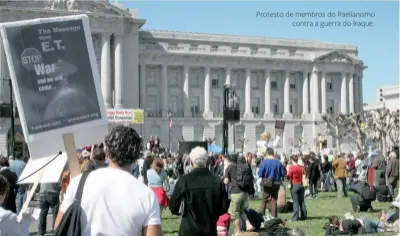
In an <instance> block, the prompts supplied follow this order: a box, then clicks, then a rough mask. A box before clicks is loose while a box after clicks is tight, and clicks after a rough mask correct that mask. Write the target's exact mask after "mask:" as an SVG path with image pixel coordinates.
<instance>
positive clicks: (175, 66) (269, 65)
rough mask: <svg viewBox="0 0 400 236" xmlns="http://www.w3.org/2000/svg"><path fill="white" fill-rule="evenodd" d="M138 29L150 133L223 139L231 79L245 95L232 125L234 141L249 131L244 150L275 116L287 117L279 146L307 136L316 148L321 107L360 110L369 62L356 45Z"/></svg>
mask: <svg viewBox="0 0 400 236" xmlns="http://www.w3.org/2000/svg"><path fill="white" fill-rule="evenodd" d="M139 36H140V40H139V42H140V56H139V60H140V73H139V74H140V92H141V94H140V104H141V108H143V109H145V110H146V111H147V117H146V125H145V128H144V133H145V134H146V135H147V136H149V135H153V136H154V135H158V136H161V138H162V140H166V138H165V137H168V133H169V132H171V137H173V138H172V139H173V140H176V138H177V137H181V136H183V138H184V139H185V140H203V139H204V138H213V137H215V138H216V143H217V144H219V145H222V118H221V116H222V109H223V85H224V84H234V85H235V86H236V89H237V93H238V94H239V97H240V99H241V104H240V108H241V113H242V117H241V121H240V122H239V123H237V124H236V125H235V126H236V127H235V129H233V128H232V125H231V126H230V130H229V145H230V148H232V147H233V146H234V144H235V147H236V148H238V147H239V148H240V145H241V143H240V142H239V139H242V138H245V139H246V140H247V141H246V142H245V144H244V150H245V151H254V150H255V149H256V141H257V140H258V139H259V137H260V134H261V133H262V132H264V131H265V130H268V131H270V132H271V133H272V135H274V133H275V121H276V120H285V121H286V126H285V130H284V133H283V135H282V139H281V143H280V144H279V148H278V149H280V150H281V151H282V150H286V151H287V150H289V149H292V148H293V149H297V148H295V147H296V146H297V145H296V140H298V138H299V137H302V138H303V139H304V141H305V144H304V145H302V146H301V147H300V149H302V150H313V149H314V148H315V146H316V145H315V143H316V139H317V137H318V134H319V133H320V130H319V127H318V126H317V125H315V121H320V114H321V113H326V112H329V113H339V112H341V113H345V114H346V113H351V112H353V113H354V112H359V111H360V110H362V78H363V70H364V69H365V68H366V67H365V66H364V65H363V62H362V61H360V60H359V59H358V57H357V47H355V46H352V45H341V44H330V43H323V42H315V41H305V40H284V39H270V38H257V37H244V36H227V35H215V34H199V33H189V32H169V31H152V30H150V31H140V33H139ZM168 110H170V111H171V112H172V114H173V115H172V118H171V119H172V121H173V125H172V127H171V128H170V127H169V125H168V124H169V118H168V116H167V113H168ZM234 130H235V134H233V132H234ZM233 137H236V140H233ZM327 140H328V147H330V148H336V147H335V146H334V145H335V142H332V139H331V138H330V137H327ZM345 149H346V147H342V150H345Z"/></svg>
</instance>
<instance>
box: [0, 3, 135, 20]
mask: <svg viewBox="0 0 400 236" xmlns="http://www.w3.org/2000/svg"><path fill="white" fill-rule="evenodd" d="M0 8H12V9H14V10H15V9H19V8H20V9H21V10H25V11H26V10H36V11H40V10H43V11H55V12H71V13H73V12H77V13H93V14H98V15H109V16H113V15H114V16H120V17H129V18H132V15H131V13H130V12H128V11H126V10H124V9H122V8H120V7H118V6H115V5H113V4H111V3H109V2H108V1H106V0H47V1H44V0H29V1H10V0H9V1H4V0H3V1H0Z"/></svg>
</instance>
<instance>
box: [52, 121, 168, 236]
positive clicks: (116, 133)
mask: <svg viewBox="0 0 400 236" xmlns="http://www.w3.org/2000/svg"><path fill="white" fill-rule="evenodd" d="M141 142H142V139H141V138H140V137H139V135H138V134H137V132H136V131H135V130H134V129H133V128H130V127H125V126H117V127H115V128H114V129H113V130H111V132H110V134H109V135H108V136H107V137H106V140H105V145H106V147H107V149H106V156H107V157H108V159H109V165H108V167H107V168H101V169H99V170H96V171H93V172H91V173H90V174H89V176H88V178H87V180H86V184H85V187H84V189H83V194H82V200H81V207H82V211H83V212H82V217H81V225H82V229H83V230H82V232H81V235H82V236H90V235H144V236H161V235H162V234H163V233H162V229H161V219H160V207H159V205H158V201H157V198H156V196H155V194H154V193H153V191H152V190H151V189H150V188H148V187H146V186H145V185H144V184H143V183H142V182H140V181H139V180H138V179H136V178H135V177H133V176H132V174H131V173H130V170H131V166H132V164H133V163H134V162H135V161H136V160H137V159H139V157H140V145H141ZM80 179H81V175H80V176H77V177H74V178H73V179H72V180H71V183H70V185H69V187H68V189H67V193H66V194H65V198H64V201H63V203H62V204H61V206H60V210H59V213H58V216H57V221H56V226H55V227H56V228H57V226H58V224H59V222H60V221H61V219H62V216H63V214H64V212H66V210H67V209H68V207H69V206H70V205H71V204H72V203H73V202H74V198H75V194H76V191H77V189H78V184H79V181H80Z"/></svg>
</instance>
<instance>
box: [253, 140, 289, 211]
mask: <svg viewBox="0 0 400 236" xmlns="http://www.w3.org/2000/svg"><path fill="white" fill-rule="evenodd" d="M285 175H286V170H285V167H283V165H282V163H281V162H280V161H279V160H277V159H276V158H275V157H274V149H273V148H267V156H266V157H265V159H264V160H263V161H262V162H261V164H260V167H259V169H258V176H260V177H261V178H262V179H263V180H262V181H261V183H265V184H263V186H262V188H263V192H262V199H261V205H260V213H261V214H262V215H265V209H266V205H267V202H268V201H270V202H271V215H272V217H277V216H278V205H277V201H278V193H279V188H280V186H281V184H282V180H283V178H284V177H285Z"/></svg>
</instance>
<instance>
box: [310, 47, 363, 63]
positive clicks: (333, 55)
mask: <svg viewBox="0 0 400 236" xmlns="http://www.w3.org/2000/svg"><path fill="white" fill-rule="evenodd" d="M313 61H314V62H342V63H351V64H357V62H358V60H357V59H355V58H353V57H351V56H349V55H348V54H346V53H344V52H340V51H338V50H331V51H329V52H326V53H324V54H322V55H319V56H317V57H315V58H314V59H313Z"/></svg>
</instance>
